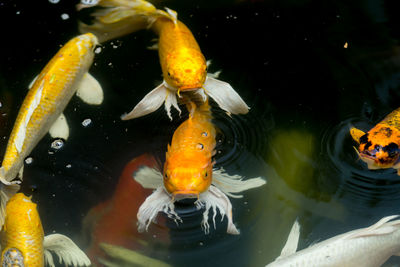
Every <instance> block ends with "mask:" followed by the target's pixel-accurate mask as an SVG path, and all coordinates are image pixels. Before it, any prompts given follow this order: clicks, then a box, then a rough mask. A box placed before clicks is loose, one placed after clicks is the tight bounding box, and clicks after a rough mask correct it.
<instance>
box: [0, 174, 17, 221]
mask: <svg viewBox="0 0 400 267" xmlns="http://www.w3.org/2000/svg"><path fill="white" fill-rule="evenodd" d="M1 168H3V167H1ZM4 181H5V180H4ZM18 182H19V181H18ZM7 183H9V184H4V183H3V184H2V185H1V188H0V205H1V207H0V229H1V227H3V224H4V220H5V217H6V205H7V202H8V200H9V199H10V198H11V197H12V196H14V195H15V194H16V193H17V192H18V191H19V188H20V185H19V184H17V182H12V183H10V182H8V181H7Z"/></svg>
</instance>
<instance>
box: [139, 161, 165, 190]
mask: <svg viewBox="0 0 400 267" xmlns="http://www.w3.org/2000/svg"><path fill="white" fill-rule="evenodd" d="M133 179H135V181H136V182H138V183H139V184H140V185H141V186H143V188H146V189H156V188H158V187H160V186H161V185H162V184H163V175H162V173H161V172H160V171H158V170H156V169H153V168H150V167H147V166H143V167H141V168H140V169H139V170H138V171H137V172H135V173H133Z"/></svg>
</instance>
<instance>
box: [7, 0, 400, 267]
mask: <svg viewBox="0 0 400 267" xmlns="http://www.w3.org/2000/svg"><path fill="white" fill-rule="evenodd" d="M75 4H76V3H72V2H68V1H60V2H59V3H58V4H52V3H50V2H48V1H41V2H40V3H36V2H33V1H28V2H26V1H13V2H6V3H4V2H0V7H1V8H2V10H4V11H5V14H6V16H2V17H1V18H0V19H3V21H2V22H3V24H2V25H5V33H4V34H3V36H5V37H6V40H5V41H3V42H2V44H1V45H2V50H1V51H2V52H1V54H0V59H1V62H2V64H1V66H0V86H1V88H0V90H1V91H0V97H1V99H0V102H1V104H2V106H1V108H0V123H1V125H2V127H1V128H0V136H1V137H2V138H1V139H0V152H1V154H4V150H5V147H6V143H7V138H8V135H9V133H10V131H11V128H12V126H13V121H14V120H15V117H16V115H17V114H16V113H17V110H18V108H19V105H20V103H21V102H22V99H23V97H24V96H25V94H26V87H27V85H28V84H29V83H30V82H31V80H32V79H33V77H35V76H36V74H37V73H38V72H39V71H40V70H41V68H42V67H43V66H44V64H46V62H47V61H48V60H49V58H51V56H52V55H53V54H54V53H55V51H57V50H58V49H59V45H60V44H62V43H65V41H66V40H68V39H70V38H71V37H73V36H75V35H76V34H77V19H78V17H79V16H78V15H77V13H76V11H75V7H74V5H75ZM160 6H168V7H171V8H173V9H175V10H177V11H178V12H179V18H180V19H181V20H182V21H184V22H185V23H186V24H187V25H188V27H189V28H191V29H192V31H193V33H194V34H195V36H196V38H197V39H198V42H199V44H200V47H201V48H202V51H203V53H204V54H205V56H206V57H207V59H212V60H213V65H212V67H211V68H212V69H215V70H218V69H222V73H221V76H220V77H221V79H222V80H226V81H229V82H230V83H231V85H232V86H233V87H234V88H235V90H237V91H238V93H239V94H240V95H241V96H242V97H243V99H244V100H245V101H246V103H247V104H248V105H249V106H250V107H251V110H250V113H249V114H247V115H246V116H232V117H229V116H227V115H226V114H224V112H222V111H220V110H219V109H218V108H217V107H216V106H215V105H214V104H213V114H214V122H215V124H216V126H217V128H219V133H218V138H217V141H218V142H217V155H216V156H215V159H216V166H217V167H223V168H224V169H226V170H227V172H228V173H230V174H240V175H242V176H244V177H256V176H262V177H265V178H266V180H267V184H266V185H265V186H264V187H262V188H258V189H254V190H249V191H246V192H245V193H244V197H243V198H241V199H231V201H232V206H233V218H234V222H235V224H236V226H237V227H238V228H239V229H240V231H241V234H240V235H239V236H231V235H227V234H226V221H223V222H222V223H217V224H216V229H215V230H214V229H213V228H211V229H210V230H211V233H210V234H209V235H204V232H203V231H202V229H201V227H200V222H201V219H202V212H201V211H197V210H195V208H194V206H193V205H192V204H191V203H180V204H179V205H177V208H178V211H179V213H180V216H181V217H182V219H183V221H184V223H183V224H179V225H176V224H175V223H174V222H173V221H172V220H168V219H167V218H165V217H163V216H162V215H161V217H160V220H159V223H160V225H162V226H163V227H166V228H164V230H165V232H166V233H167V234H166V237H165V239H164V237H160V236H158V235H156V236H155V237H154V236H153V235H152V234H151V233H148V234H143V235H142V234H138V233H134V232H130V234H129V236H132V240H130V241H128V242H131V243H130V245H126V243H124V244H123V246H125V247H126V248H129V249H134V250H138V251H139V252H140V253H142V254H143V255H146V256H150V257H154V258H156V259H159V260H162V261H164V262H166V263H168V264H171V265H174V266H187V265H188V263H190V265H193V266H216V265H219V266H264V265H265V264H267V263H269V262H271V261H273V260H274V259H275V258H276V257H277V256H278V255H279V254H280V250H281V248H282V247H283V244H284V242H285V240H286V238H287V234H288V232H289V229H290V227H291V225H292V223H293V221H294V219H295V218H298V219H299V222H300V224H301V225H302V232H301V237H300V244H299V248H304V247H307V246H309V245H310V244H312V243H314V242H316V241H318V240H323V239H326V238H329V237H332V236H334V235H336V234H339V233H343V232H347V231H349V230H352V229H356V228H360V227H364V226H366V225H372V224H373V223H375V222H376V221H377V220H378V219H380V218H382V217H384V216H388V215H392V214H397V213H399V208H398V207H400V178H399V176H397V175H396V173H395V171H394V170H393V169H387V170H368V169H367V168H366V164H365V163H363V162H362V161H361V160H359V159H358V158H357V154H356V152H355V151H354V149H353V146H354V145H355V143H354V142H353V141H352V139H351V137H350V135H349V127H350V126H351V125H354V126H355V127H357V128H359V129H362V130H369V129H370V128H371V127H372V126H373V125H375V124H376V123H377V122H379V121H380V120H381V119H382V118H383V117H385V116H386V115H387V114H388V113H390V112H391V111H392V110H394V109H395V108H398V107H399V104H398V103H399V97H400V95H399V92H400V90H399V89H400V88H399V82H398V75H399V69H400V64H399V63H400V61H399V49H398V47H397V46H396V43H397V42H398V40H399V38H400V34H399V32H398V25H399V22H400V21H399V19H398V16H397V13H394V10H396V4H394V3H392V2H391V3H388V1H378V0H376V1H373V0H371V1H366V0H358V1H352V2H351V3H349V2H348V1H323V2H321V1H290V0H286V1H228V0H226V1H162V3H161V4H160ZM375 6H379V7H380V8H379V9H375ZM3 7H4V8H3ZM64 13H65V14H68V15H69V18H68V19H66V20H64V19H62V17H61V15H62V14H64ZM64 17H65V16H64ZM11 25H12V27H11ZM153 37H154V36H153V35H152V34H151V33H147V32H138V33H137V34H134V35H132V36H127V37H124V38H120V39H119V40H118V42H114V43H113V44H111V43H106V44H104V45H103V46H102V50H101V52H100V53H99V54H97V55H96V59H95V63H94V65H93V67H92V69H91V74H92V75H93V76H94V77H96V78H97V79H98V80H99V82H100V83H101V84H102V86H103V88H104V91H105V96H104V97H105V101H104V104H103V105H102V106H100V107H90V106H86V105H83V104H81V103H80V102H79V100H76V99H75V98H74V99H72V101H71V103H70V104H69V105H68V107H67V109H66V110H65V112H64V113H65V115H66V117H67V120H68V122H69V124H70V127H71V135H70V138H69V140H68V141H67V142H64V144H63V145H62V147H61V148H60V149H54V148H52V143H53V142H54V141H55V140H51V139H50V138H49V137H48V136H47V137H45V138H44V139H43V140H42V141H41V142H40V143H39V145H38V146H37V147H36V149H35V150H34V151H33V152H32V155H31V157H32V159H33V161H32V163H31V164H29V165H27V166H26V168H25V181H24V183H23V188H22V190H23V192H24V193H25V194H28V195H29V194H31V195H33V198H32V199H33V200H34V201H36V202H37V203H38V208H39V213H40V215H41V218H42V222H43V226H44V229H46V231H49V232H52V231H56V232H58V233H62V234H65V235H67V236H70V237H71V238H72V239H73V240H74V241H76V242H77V243H78V244H79V245H81V247H84V246H85V245H86V246H87V247H89V243H87V242H85V238H84V235H83V234H82V228H83V221H84V218H85V217H86V216H87V214H88V213H89V211H90V210H91V209H93V208H94V207H96V206H97V207H99V205H100V203H107V201H109V200H110V199H113V198H114V197H115V192H117V191H116V190H117V188H118V186H117V184H118V183H119V177H121V173H122V171H123V170H124V167H125V166H127V165H128V163H129V162H130V161H131V160H132V159H134V158H137V157H138V156H140V155H143V154H145V153H148V154H151V155H153V156H154V157H155V158H156V159H157V160H159V161H160V162H162V161H163V160H164V158H165V156H164V154H165V151H166V147H167V144H168V142H170V140H171V137H172V134H173V131H174V130H175V129H176V128H177V126H178V125H179V124H180V123H181V122H182V121H183V120H185V118H186V117H185V116H186V115H187V114H182V117H180V118H179V116H178V114H177V113H174V114H173V116H174V118H176V119H175V120H174V121H172V122H171V121H169V119H168V118H167V116H166V115H165V112H164V111H163V110H161V109H160V110H159V111H157V112H155V113H154V114H150V115H148V116H145V117H143V118H139V119H137V120H133V121H127V122H123V121H121V120H120V119H119V117H120V115H121V114H123V113H125V112H127V111H129V110H131V109H132V107H133V106H134V105H135V104H136V103H138V102H139V101H140V100H141V99H142V97H143V96H144V95H145V94H147V93H148V91H149V88H153V87H154V85H156V84H159V82H160V80H161V77H160V74H161V70H160V67H159V65H158V64H159V63H158V57H157V53H156V52H154V51H149V50H146V49H145V47H147V46H149V44H150V40H151V39H152V38H153ZM27 40H28V41H27ZM346 42H347V43H348V48H344V44H345V43H346ZM88 118H90V119H91V123H90V124H89V125H87V127H84V126H83V125H82V122H83V121H85V120H86V119H88ZM57 145H59V143H57ZM122 176H123V175H122ZM128 177H129V175H128ZM142 198H143V196H141V198H136V197H133V198H132V200H130V201H132V206H129V205H127V207H122V206H121V207H119V208H122V210H121V211H120V212H119V214H120V216H122V215H127V214H128V213H129V214H134V212H132V211H133V208H132V207H134V206H135V205H139V204H140V202H141V201H142ZM114 208H115V209H117V208H116V207H114ZM114 208H113V209H114ZM131 208H132V210H129V212H125V210H128V209H131ZM117 210H118V209H117ZM119 214H118V212H117V213H116V214H115V216H116V217H117V216H119ZM132 216H133V215H132ZM86 218H87V217H86ZM219 218H220V215H217V220H218V219H219ZM132 220H133V221H132V228H129V227H128V225H129V224H126V225H125V226H124V227H128V228H129V231H135V230H136V225H135V222H134V218H133V219H132ZM128 228H126V229H128ZM153 228H154V227H153ZM92 229H93V228H92ZM104 231H107V230H104ZM165 232H164V233H165ZM133 233H134V234H133ZM86 241H87V240H86ZM164 241H166V242H164ZM137 243H139V244H140V245H138V246H135V245H134V244H137ZM144 244H146V245H144ZM160 244H161V245H160ZM117 245H121V244H117ZM139 247H140V248H139ZM138 248H139V249H138ZM399 262H400V260H399V259H398V258H394V259H392V260H391V263H392V264H399Z"/></svg>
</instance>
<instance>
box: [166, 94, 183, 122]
mask: <svg viewBox="0 0 400 267" xmlns="http://www.w3.org/2000/svg"><path fill="white" fill-rule="evenodd" d="M171 106H173V107H174V108H175V109H176V110H178V112H179V116H180V115H181V110H180V108H179V106H178V101H177V99H176V94H175V93H171V92H170V91H168V94H167V97H166V99H165V110H166V111H167V115H168V118H169V119H170V120H171V121H172V116H171Z"/></svg>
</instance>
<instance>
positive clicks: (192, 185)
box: [134, 100, 265, 234]
mask: <svg viewBox="0 0 400 267" xmlns="http://www.w3.org/2000/svg"><path fill="white" fill-rule="evenodd" d="M187 106H188V109H189V110H191V111H190V114H189V118H188V119H187V120H186V121H184V122H183V123H182V124H181V125H180V126H179V127H178V128H177V130H176V131H175V133H174V135H173V137H172V142H171V145H169V146H168V151H167V153H166V160H165V164H164V171H163V173H161V172H160V171H158V170H156V169H154V168H153V169H152V168H149V167H143V168H141V169H140V170H139V171H138V172H137V173H136V174H135V176H134V179H135V180H136V181H137V182H139V183H140V184H141V185H142V186H143V187H144V188H149V189H156V190H155V191H154V192H153V193H152V194H151V195H150V196H149V197H147V198H146V200H145V201H144V202H143V204H142V205H141V206H140V208H139V212H138V214H137V217H138V231H139V232H143V231H144V230H147V229H148V227H149V225H150V223H151V222H152V221H153V220H154V219H155V218H156V216H157V214H158V212H160V211H163V212H164V213H166V214H167V215H168V217H170V218H173V219H174V220H175V222H178V221H180V222H181V221H182V220H181V218H180V217H179V214H177V213H176V212H175V208H174V202H175V201H177V200H182V199H187V198H195V199H197V200H196V202H195V205H196V207H197V209H198V210H199V209H201V208H203V207H204V208H205V211H204V213H203V221H202V223H201V225H202V228H203V230H204V232H205V233H206V234H207V233H209V228H210V226H209V223H208V213H209V210H210V209H213V211H214V212H216V210H217V209H218V210H219V211H220V214H221V216H222V218H223V217H224V216H225V215H226V216H227V219H228V226H227V233H229V234H239V231H238V230H237V228H236V226H235V224H234V223H233V219H232V204H231V202H230V200H229V198H228V197H227V195H229V196H232V197H242V196H241V195H235V194H233V193H238V192H242V191H244V190H247V189H251V188H255V187H259V186H261V185H263V184H265V180H263V179H262V178H260V177H258V178H253V179H249V180H246V181H243V180H242V177H240V176H239V175H234V176H231V175H228V174H227V173H225V172H224V170H223V169H222V168H221V169H218V170H213V164H214V163H213V162H212V156H213V155H214V148H215V127H214V126H213V125H212V122H211V113H210V106H209V105H208V101H207V100H206V102H204V103H203V104H201V106H200V107H196V105H195V104H193V103H192V102H191V103H189V104H188V105H187ZM213 223H214V227H215V215H214V216H213Z"/></svg>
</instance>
